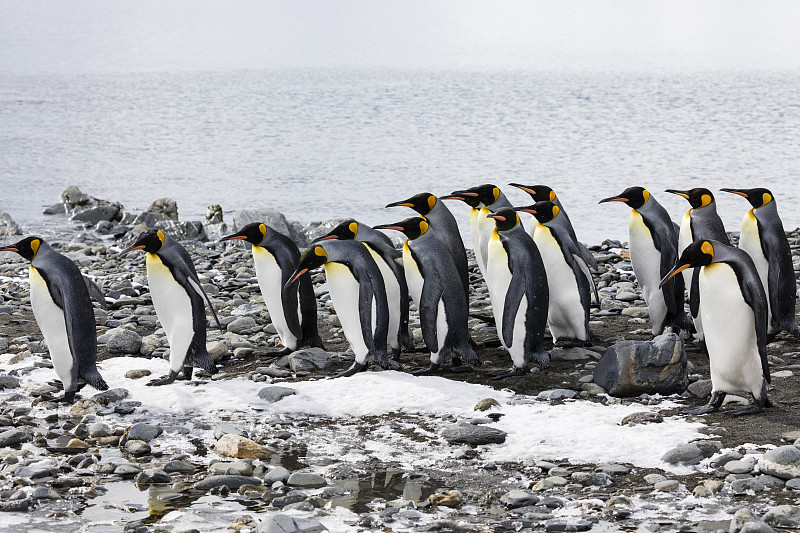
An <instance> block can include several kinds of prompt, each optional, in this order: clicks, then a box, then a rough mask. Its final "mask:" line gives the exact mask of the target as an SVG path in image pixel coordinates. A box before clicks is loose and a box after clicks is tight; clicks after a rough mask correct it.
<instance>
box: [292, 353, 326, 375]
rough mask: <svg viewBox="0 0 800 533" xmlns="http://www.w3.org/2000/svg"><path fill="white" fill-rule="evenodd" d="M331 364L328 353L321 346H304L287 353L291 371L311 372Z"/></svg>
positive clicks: (323, 368)
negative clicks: (301, 348) (304, 347)
mask: <svg viewBox="0 0 800 533" xmlns="http://www.w3.org/2000/svg"><path fill="white" fill-rule="evenodd" d="M331 366H333V359H331V356H330V354H328V352H326V351H325V350H323V349H322V348H306V349H304V350H297V351H296V352H292V353H291V354H289V368H291V369H292V372H313V371H314V370H318V369H319V370H325V369H326V368H330V367H331Z"/></svg>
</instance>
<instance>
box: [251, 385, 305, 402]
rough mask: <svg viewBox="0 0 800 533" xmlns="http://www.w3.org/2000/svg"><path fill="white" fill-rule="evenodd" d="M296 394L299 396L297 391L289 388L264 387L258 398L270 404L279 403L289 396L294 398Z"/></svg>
mask: <svg viewBox="0 0 800 533" xmlns="http://www.w3.org/2000/svg"><path fill="white" fill-rule="evenodd" d="M294 394H297V391H296V390H294V389H290V388H289V387H278V386H271V387H264V388H263V389H261V390H260V391H258V397H259V398H261V399H262V400H266V401H268V402H270V403H275V402H279V401H281V400H282V399H284V398H286V397H287V396H292V395H294Z"/></svg>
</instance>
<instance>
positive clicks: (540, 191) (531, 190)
mask: <svg viewBox="0 0 800 533" xmlns="http://www.w3.org/2000/svg"><path fill="white" fill-rule="evenodd" d="M509 185H511V186H512V187H516V188H517V189H522V190H523V191H525V192H526V193H528V194H530V196H531V198H532V199H533V201H534V203H535V202H553V203H554V204H556V205H557V206H558V208H559V209H560V210H561V216H563V217H564V220H565V221H566V224H565V226H567V227H568V229H569V232H570V235H572V240H574V241H575V243H576V244H577V245H578V248H579V249H580V251H581V256H582V257H583V260H584V261H586V264H587V265H589V268H591V269H592V270H597V259H595V257H594V256H593V255H592V252H590V251H589V249H588V248H586V246H584V245H583V243H580V242H578V238H577V237H576V236H575V230H574V229H573V227H572V222H571V221H570V219H569V216H567V212H566V211H565V210H564V206H563V205H562V204H561V200H559V199H558V196H556V192H555V191H554V190H553V189H551V188H550V187H548V186H547V185H522V184H519V183H509ZM537 225H538V224H537V223H536V219H535V218H534V219H532V220H531V225H530V229H529V230H528V232H529V233H530V234H531V237H533V233H534V232H535V231H536V227H537ZM598 303H599V302H598Z"/></svg>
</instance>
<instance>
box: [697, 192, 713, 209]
mask: <svg viewBox="0 0 800 533" xmlns="http://www.w3.org/2000/svg"><path fill="white" fill-rule="evenodd" d="M711 200H712V199H711V195H709V194H704V195H703V196H701V197H700V207H705V206H707V205H708V204H710V203H711Z"/></svg>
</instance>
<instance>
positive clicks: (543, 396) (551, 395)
mask: <svg viewBox="0 0 800 533" xmlns="http://www.w3.org/2000/svg"><path fill="white" fill-rule="evenodd" d="M577 395H578V393H577V391H574V390H572V389H550V390H543V391H542V392H540V393H539V394H537V395H536V397H537V398H539V399H540V400H564V399H567V400H568V399H571V398H574V397H576V396H577Z"/></svg>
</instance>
